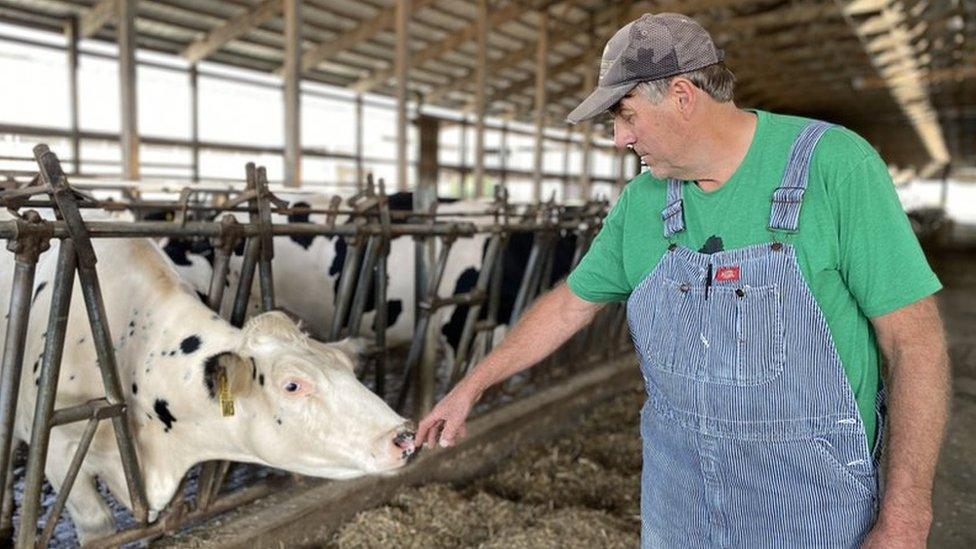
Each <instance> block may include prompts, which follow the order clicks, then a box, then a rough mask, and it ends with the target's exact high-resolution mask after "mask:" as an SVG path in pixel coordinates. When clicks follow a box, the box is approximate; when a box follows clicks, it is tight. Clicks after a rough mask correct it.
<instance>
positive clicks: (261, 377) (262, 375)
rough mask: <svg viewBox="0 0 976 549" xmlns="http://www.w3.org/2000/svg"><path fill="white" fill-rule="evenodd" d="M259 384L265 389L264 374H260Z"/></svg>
mask: <svg viewBox="0 0 976 549" xmlns="http://www.w3.org/2000/svg"><path fill="white" fill-rule="evenodd" d="M258 383H260V384H261V386H262V387H264V374H260V375H259V376H258Z"/></svg>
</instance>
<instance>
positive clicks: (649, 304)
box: [628, 278, 706, 379]
mask: <svg viewBox="0 0 976 549" xmlns="http://www.w3.org/2000/svg"><path fill="white" fill-rule="evenodd" d="M645 296H646V297H647V298H648V299H646V300H643V302H642V303H640V304H639V305H638V309H639V310H630V311H628V317H629V318H630V319H631V331H632V333H633V336H634V342H635V343H636V344H637V348H638V350H639V352H640V353H641V354H642V355H643V356H644V358H645V359H646V360H647V362H648V364H650V365H651V366H653V367H654V368H655V369H656V370H662V371H665V372H668V373H671V374H677V375H680V376H684V377H690V378H695V379H698V378H699V377H700V376H701V370H702V368H703V367H704V364H705V350H706V346H705V340H704V338H703V334H702V328H703V326H704V325H703V323H702V318H703V315H704V312H705V288H704V287H703V286H700V285H691V284H690V283H687V282H679V281H674V280H671V279H668V278H661V279H660V280H659V281H657V283H656V284H655V287H654V289H653V292H652V293H649V295H648V294H645Z"/></svg>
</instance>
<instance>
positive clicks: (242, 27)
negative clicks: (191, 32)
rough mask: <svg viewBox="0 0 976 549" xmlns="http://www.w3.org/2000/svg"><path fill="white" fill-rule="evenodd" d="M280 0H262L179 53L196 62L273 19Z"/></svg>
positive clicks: (280, 3) (276, 15)
mask: <svg viewBox="0 0 976 549" xmlns="http://www.w3.org/2000/svg"><path fill="white" fill-rule="evenodd" d="M281 6H282V0H264V1H263V2H261V3H259V4H257V5H256V6H254V7H253V8H251V9H249V10H246V11H244V12H243V13H241V14H240V15H238V16H237V17H234V18H232V19H229V20H227V22H226V23H224V24H222V25H220V26H218V27H217V28H215V29H213V30H212V31H210V32H208V33H207V34H206V35H204V36H201V37H200V38H198V39H197V40H195V41H194V42H193V43H192V44H190V45H189V46H187V47H186V49H184V50H183V51H182V52H181V53H180V55H182V56H183V57H184V58H186V60H187V61H189V62H191V63H196V62H197V61H200V60H201V59H204V58H206V57H207V56H208V55H210V54H212V53H213V52H215V51H217V50H219V49H220V48H221V47H222V46H223V45H224V44H226V43H227V42H230V41H231V40H234V39H235V38H239V37H241V36H244V35H245V34H247V33H248V32H249V31H251V30H252V29H255V28H257V27H260V26H261V25H263V24H265V23H267V22H268V21H271V20H272V19H275V18H277V17H278V16H279V14H280V13H281Z"/></svg>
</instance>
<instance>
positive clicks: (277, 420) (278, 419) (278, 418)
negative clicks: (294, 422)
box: [274, 416, 281, 425]
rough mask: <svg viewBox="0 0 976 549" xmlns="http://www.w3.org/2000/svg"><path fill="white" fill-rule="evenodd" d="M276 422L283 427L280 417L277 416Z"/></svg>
mask: <svg viewBox="0 0 976 549" xmlns="http://www.w3.org/2000/svg"><path fill="white" fill-rule="evenodd" d="M274 420H275V423H277V424H278V425H281V418H280V417H278V416H275V418H274Z"/></svg>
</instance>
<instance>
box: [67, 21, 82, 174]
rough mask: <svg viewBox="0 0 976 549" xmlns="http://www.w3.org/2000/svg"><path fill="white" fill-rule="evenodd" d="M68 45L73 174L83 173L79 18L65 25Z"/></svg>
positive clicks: (69, 113) (69, 112)
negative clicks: (80, 134) (80, 118)
mask: <svg viewBox="0 0 976 549" xmlns="http://www.w3.org/2000/svg"><path fill="white" fill-rule="evenodd" d="M64 35H65V39H66V41H67V43H68V117H69V118H70V120H71V166H72V167H73V169H72V170H71V173H73V174H79V173H81V139H80V137H79V133H78V16H77V15H72V16H70V17H69V18H68V20H67V21H66V22H65V24H64Z"/></svg>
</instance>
